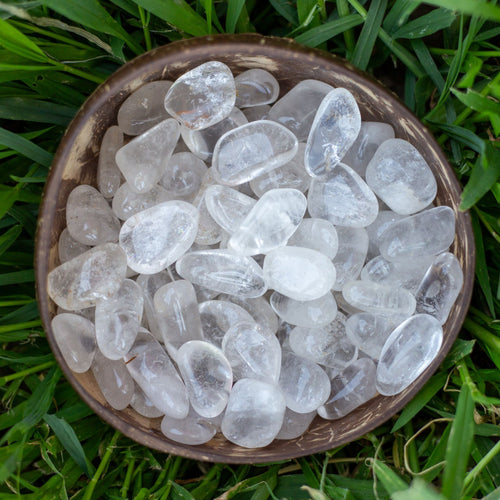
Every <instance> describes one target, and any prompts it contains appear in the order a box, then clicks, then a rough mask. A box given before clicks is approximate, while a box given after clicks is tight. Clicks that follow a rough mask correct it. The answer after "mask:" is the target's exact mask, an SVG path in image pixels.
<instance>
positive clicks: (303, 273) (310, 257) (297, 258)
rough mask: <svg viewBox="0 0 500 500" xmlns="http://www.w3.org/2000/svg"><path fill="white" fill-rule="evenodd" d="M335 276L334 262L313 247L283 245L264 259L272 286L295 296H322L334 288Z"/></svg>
mask: <svg viewBox="0 0 500 500" xmlns="http://www.w3.org/2000/svg"><path fill="white" fill-rule="evenodd" d="M335 277H336V273H335V267H334V266H333V264H332V261H331V260H330V259H329V258H328V257H327V256H326V255H323V254H322V253H320V252H318V251H316V250H311V249H310V248H301V247H280V248H276V249H275V250H272V251H271V252H269V253H268V254H267V255H266V258H265V259H264V279H265V281H266V283H267V285H268V287H269V288H272V289H274V290H276V291H277V292H279V293H281V294H282V295H286V296H287V297H290V298H291V299H295V300H300V301H306V300H314V299H319V298H320V297H322V296H323V295H325V294H326V293H327V292H328V291H329V290H330V289H331V288H332V286H333V284H334V283H335Z"/></svg>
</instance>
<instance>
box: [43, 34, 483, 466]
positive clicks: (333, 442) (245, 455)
mask: <svg viewBox="0 0 500 500" xmlns="http://www.w3.org/2000/svg"><path fill="white" fill-rule="evenodd" d="M264 46H267V47H272V48H273V50H274V51H275V52H276V54H279V53H283V54H284V53H289V52H290V51H293V52H294V53H295V54H297V57H298V56H302V57H306V58H307V60H308V61H310V62H311V63H315V64H321V63H323V64H326V65H327V66H328V67H329V68H331V70H332V71H334V70H337V71H340V70H341V71H344V72H349V73H351V74H352V75H353V77H354V78H355V79H358V80H359V81H362V82H363V83H366V84H367V85H368V86H369V87H370V89H372V90H376V91H377V92H379V93H381V94H380V95H384V96H385V97H387V98H388V99H390V100H391V101H392V102H393V104H394V107H395V110H396V111H395V112H400V113H401V114H402V115H404V116H405V117H408V119H410V120H413V121H416V122H418V124H419V127H422V133H423V134H424V135H425V136H426V139H427V140H428V141H429V144H430V147H431V148H433V149H434V150H435V152H436V154H437V156H438V157H439V160H440V162H441V163H442V164H443V165H444V166H445V168H446V169H447V172H446V174H447V175H448V174H449V175H448V177H449V179H448V181H449V182H450V183H451V184H450V185H451V188H452V190H454V191H455V192H456V193H460V191H461V187H460V185H459V183H458V180H457V178H456V176H455V174H454V172H453V169H452V167H451V166H450V164H449V162H448V160H447V158H446V156H445V154H444V152H443V151H442V149H441V147H440V146H439V145H438V143H437V141H436V140H435V139H434V138H433V136H432V134H431V133H430V132H429V130H428V129H427V128H426V127H425V126H424V125H423V124H422V123H421V122H420V120H419V119H418V118H417V117H416V116H415V115H414V114H413V112H412V111H410V110H409V109H408V108H407V107H406V106H405V105H404V104H403V103H402V102H401V101H400V100H399V98H398V97H397V96H396V95H395V94H394V93H393V92H391V91H390V90H389V89H387V88H386V87H385V86H383V84H381V83H380V82H378V81H377V80H375V79H374V78H373V77H372V76H370V75H368V74H366V73H364V72H362V71H360V70H359V69H357V68H355V67H354V66H352V65H351V64H350V63H349V62H347V61H345V60H343V59H341V58H339V57H337V56H335V55H333V54H330V53H328V52H325V51H321V50H318V49H312V48H309V47H306V46H304V45H301V44H299V43H297V42H295V41H294V40H291V39H287V38H280V37H269V36H262V35H258V34H241V35H239V34H238V35H231V34H221V35H211V36H205V37H195V38H190V39H186V40H179V41H175V42H171V43H169V44H167V45H164V46H161V47H157V48H155V49H153V50H151V51H148V52H145V53H143V54H141V55H139V56H137V57H136V58H134V59H132V60H131V61H129V62H127V63H126V64H124V65H123V66H121V67H120V68H119V69H118V70H117V71H116V72H115V73H113V74H112V75H111V76H110V77H109V78H108V79H106V81H105V82H103V83H102V84H100V85H99V86H98V87H97V88H96V90H95V91H94V92H93V93H92V94H91V95H90V96H89V97H88V99H87V100H86V101H85V103H84V104H83V106H82V107H81V108H80V110H79V111H78V112H77V114H76V115H75V117H74V118H73V120H72V121H71V123H70V124H69V126H68V128H67V129H66V132H65V134H64V136H63V138H62V140H61V142H60V144H59V146H58V149H57V152H56V154H55V156H54V160H53V162H52V165H51V168H50V170H49V173H48V176H47V181H46V184H45V187H44V191H43V195H42V202H41V205H40V212H39V217H38V221H37V231H36V235H35V282H36V297H37V302H38V305H39V308H40V316H41V320H42V324H43V327H44V329H45V331H46V333H47V338H48V341H49V344H50V347H51V349H52V351H53V353H54V356H55V359H56V361H57V362H58V364H59V366H60V367H61V368H62V370H63V372H64V374H65V376H66V378H67V379H68V380H69V382H70V384H71V385H72V386H73V388H74V389H75V390H76V392H77V393H78V394H79V396H80V397H81V398H82V399H83V400H84V401H85V403H86V404H87V405H88V406H90V408H91V409H92V410H93V411H94V412H95V413H96V414H97V415H98V416H100V417H101V418H102V419H103V420H105V421H106V422H107V423H108V424H110V425H111V426H113V427H114V428H115V429H117V430H119V431H120V432H122V433H123V434H124V435H126V436H127V437H129V438H131V439H133V440H134V441H136V442H138V443H140V444H142V445H144V446H147V447H149V448H153V449H156V450H159V451H162V452H167V453H173V454H175V455H179V456H182V457H185V458H191V459H196V460H202V461H209V462H224V463H264V462H271V461H276V460H285V459H291V458H296V457H301V456H306V455H311V454H313V453H318V452H323V451H326V450H328V449H332V448H334V447H337V446H340V445H342V444H345V443H348V442H351V441H354V440H355V439H358V438H360V437H361V436H363V435H364V434H366V433H367V432H370V431H371V430H373V429H375V428H377V427H379V426H380V425H381V424H383V423H384V422H385V421H387V420H389V419H390V418H392V417H393V416H394V415H395V414H396V413H397V412H399V411H400V410H401V409H402V408H403V407H404V406H405V405H406V404H407V403H408V402H409V401H410V400H411V399H413V397H414V396H415V395H416V394H417V392H419V391H420V389H421V388H422V386H423V385H425V383H427V381H428V379H429V378H430V377H431V376H432V374H433V373H434V372H435V371H436V370H437V368H438V366H439V364H440V363H441V362H442V360H443V359H444V357H445V356H446V354H447V353H448V351H449V349H450V348H451V345H452V344H453V342H454V341H455V339H456V338H457V336H458V333H459V331H460V327H461V325H462V323H463V321H464V319H465V316H466V314H467V311H468V308H469V305H470V301H471V298H472V288H473V283H474V265H475V249H474V238H473V232H472V224H471V219H470V214H469V213H468V212H459V213H457V212H456V211H455V212H456V216H457V217H461V218H462V219H463V223H464V224H465V233H466V234H465V235H463V239H462V238H461V244H464V245H465V249H464V259H465V260H464V264H463V265H464V266H465V269H464V284H463V288H462V292H461V294H462V295H461V297H462V302H461V308H460V310H458V311H456V308H455V306H454V309H455V312H456V315H455V316H454V317H453V325H454V326H453V328H452V334H451V335H448V336H447V337H446V339H444V341H443V346H442V348H441V350H440V353H439V355H438V357H437V358H436V359H435V360H434V361H433V363H432V364H431V365H430V366H429V367H428V368H427V369H426V370H425V371H424V373H423V374H421V376H420V377H419V378H418V379H417V381H416V382H414V383H413V384H412V385H411V386H410V387H409V388H408V389H406V390H405V391H404V397H401V398H400V399H399V401H398V402H397V404H395V406H394V407H391V412H389V414H384V413H383V414H381V415H378V416H377V417H376V418H373V419H371V420H369V422H363V423H362V424H361V425H360V426H359V427H358V428H357V429H355V430H354V431H353V432H351V433H350V434H349V435H347V436H332V437H331V439H330V440H329V441H327V442H325V441H324V440H319V441H313V444H312V445H310V446H308V447H307V448H302V449H301V448H295V449H294V451H293V453H286V452H285V453H277V452H274V453H271V454H270V453H266V452H265V450H266V448H259V449H244V448H241V453H235V454H233V455H228V454H227V453H222V452H219V451H218V450H214V449H212V450H205V449H203V446H201V447H200V446H188V445H183V444H180V443H175V442H173V441H170V440H168V439H167V438H166V437H165V438H163V439H162V438H159V437H158V436H156V435H155V433H153V432H152V430H149V432H148V430H147V429H139V428H136V427H133V426H131V425H130V423H128V422H126V421H125V420H123V419H122V418H121V417H120V416H119V415H117V413H116V412H114V411H112V409H110V408H109V407H106V406H104V405H102V404H101V403H100V402H99V401H97V400H96V399H95V398H94V397H93V396H92V395H91V394H90V393H89V392H88V391H87V390H86V388H85V387H84V386H83V385H82V384H81V383H80V381H79V380H78V378H77V376H75V374H74V373H73V372H71V370H69V368H68V367H67V365H66V363H65V361H64V359H63V357H62V354H61V351H60V350H59V348H58V346H57V344H56V343H55V341H54V338H53V333H52V330H51V324H50V323H51V314H50V310H49V302H50V299H49V297H48V294H47V291H46V290H47V274H48V271H49V269H50V266H49V249H50V248H51V237H52V235H51V228H52V224H53V223H54V219H55V212H56V204H57V199H58V194H59V183H58V180H60V179H61V176H62V173H63V171H64V167H65V165H66V164H67V162H68V161H69V159H70V158H69V150H70V149H71V145H72V144H73V142H74V141H75V139H76V137H77V136H78V135H79V134H80V132H81V131H82V129H83V128H84V127H85V124H86V122H87V120H88V119H89V117H90V116H91V115H92V114H93V113H95V111H96V109H98V108H99V107H100V106H104V105H105V104H106V95H107V94H108V92H109V91H110V89H112V88H116V87H117V86H119V85H121V86H122V87H123V86H124V85H122V83H123V82H128V83H129V82H130V81H132V80H137V79H139V78H141V83H145V82H146V81H148V80H147V69H148V66H149V65H150V63H151V61H154V60H157V59H158V58H159V59H161V60H163V59H169V58H171V57H173V55H174V54H176V53H178V52H179V51H180V52H184V53H186V52H188V51H191V52H193V51H200V50H203V52H205V53H206V52H207V48H208V49H209V48H210V47H213V48H214V47H217V49H218V50H227V51H229V52H231V53H232V52H234V51H236V49H237V48H239V49H241V48H245V47H246V48H248V47H252V48H253V49H255V48H257V47H264ZM145 74H146V80H144V75H145ZM467 271H468V272H467ZM377 397H381V396H377ZM392 398H394V397H391V398H387V397H384V400H385V399H387V400H389V399H392ZM118 413H119V412H118ZM330 422H331V421H330ZM262 450H264V451H262Z"/></svg>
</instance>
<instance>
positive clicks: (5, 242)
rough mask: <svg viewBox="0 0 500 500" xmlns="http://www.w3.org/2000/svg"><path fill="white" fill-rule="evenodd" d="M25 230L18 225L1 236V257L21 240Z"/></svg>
mask: <svg viewBox="0 0 500 500" xmlns="http://www.w3.org/2000/svg"><path fill="white" fill-rule="evenodd" d="M22 230H23V228H22V227H21V225H20V224H16V225H15V226H13V227H11V228H10V229H9V230H8V231H6V232H5V233H4V234H2V236H0V255H2V254H3V253H4V252H5V251H6V250H8V248H9V247H10V246H11V245H12V244H13V243H14V242H15V241H16V240H17V238H19V235H20V234H21V231H22Z"/></svg>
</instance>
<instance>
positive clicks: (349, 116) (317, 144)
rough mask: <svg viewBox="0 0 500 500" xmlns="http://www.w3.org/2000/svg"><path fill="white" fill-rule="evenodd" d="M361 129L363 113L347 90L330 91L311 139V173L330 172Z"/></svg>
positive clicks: (308, 156) (308, 152)
mask: <svg viewBox="0 0 500 500" xmlns="http://www.w3.org/2000/svg"><path fill="white" fill-rule="evenodd" d="M360 128H361V114H360V112H359V108H358V105H357V103H356V100H355V99H354V96H353V95H352V94H351V93H350V92H349V91H348V90H346V89H343V88H338V89H333V90H332V91H331V92H329V93H328V94H327V95H326V96H325V97H324V99H323V100H322V101H321V104H320V106H319V108H318V111H317V112H316V116H315V117H314V121H313V123H312V126H311V131H310V132H309V137H308V138H307V147H306V151H305V160H304V162H305V167H306V170H307V172H308V173H309V174H310V175H311V176H313V177H314V176H318V175H323V174H326V173H328V172H330V171H331V170H332V169H333V167H335V165H337V164H338V163H339V162H340V160H342V158H343V157H344V155H345V154H346V153H347V151H348V150H349V148H350V147H351V146H352V144H353V143H354V141H355V140H356V137H357V136H358V134H359V130H360Z"/></svg>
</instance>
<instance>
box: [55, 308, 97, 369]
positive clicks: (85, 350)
mask: <svg viewBox="0 0 500 500" xmlns="http://www.w3.org/2000/svg"><path fill="white" fill-rule="evenodd" d="M51 326H52V332H53V333H54V339H55V341H56V343H57V347H58V348H59V350H60V351H61V354H62V356H63V358H64V361H66V363H67V365H68V366H69V368H70V369H71V370H72V371H74V372H76V373H84V372H86V371H87V370H88V369H89V368H90V365H91V364H92V361H93V359H94V355H95V353H96V350H97V349H96V342H95V330H94V324H93V323H92V322H91V321H89V320H88V319H87V318H84V317H82V316H79V315H78V314H71V313H63V314H58V315H57V316H54V319H53V320H52V323H51Z"/></svg>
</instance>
